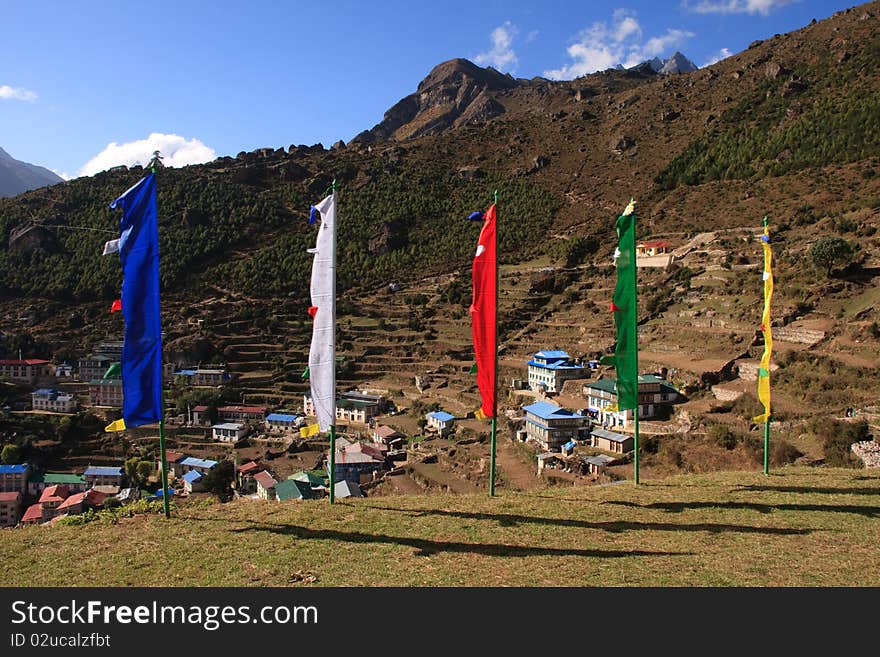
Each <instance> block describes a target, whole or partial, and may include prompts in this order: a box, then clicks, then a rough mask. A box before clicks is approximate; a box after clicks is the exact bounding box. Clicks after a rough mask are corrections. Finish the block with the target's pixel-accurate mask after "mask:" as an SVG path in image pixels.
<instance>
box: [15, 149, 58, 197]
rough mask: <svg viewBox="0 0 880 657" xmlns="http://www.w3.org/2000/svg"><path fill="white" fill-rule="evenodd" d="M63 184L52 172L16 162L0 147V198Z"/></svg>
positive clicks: (19, 161)
mask: <svg viewBox="0 0 880 657" xmlns="http://www.w3.org/2000/svg"><path fill="white" fill-rule="evenodd" d="M60 182H64V179H63V178H62V177H61V176H59V175H58V174H56V173H55V172H54V171H50V170H49V169H47V168H45V167H41V166H37V165H35V164H30V163H28V162H23V161H21V160H16V159H15V158H14V157H12V156H11V155H10V154H9V153H7V152H6V151H5V150H3V148H2V147H0V198H2V197H9V196H16V195H18V194H21V193H22V192H27V191H30V190H32V189H37V188H39V187H45V186H46V185H54V184H56V183H60Z"/></svg>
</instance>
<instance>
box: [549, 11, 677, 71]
mask: <svg viewBox="0 0 880 657" xmlns="http://www.w3.org/2000/svg"><path fill="white" fill-rule="evenodd" d="M642 36H643V31H642V26H641V25H640V24H639V22H638V20H636V15H635V13H634V12H632V11H629V10H627V9H618V10H616V11H615V12H614V13H613V14H612V17H611V25H609V24H608V23H606V22H605V21H597V22H595V23H593V24H592V25H591V26H590V27H588V28H586V29H584V30H582V31H581V32H580V34H578V36H577V41H576V42H575V43H573V44H572V45H570V46H569V47H568V48H567V49H566V52H567V53H568V56H569V57H571V58H572V60H574V61H573V62H572V63H571V64H568V65H566V66H562V67H561V68H557V69H553V70H549V71H544V75H545V76H546V77H548V78H550V79H552V80H571V79H572V78H576V77H580V76H581V75H587V74H588V73H595V72H596V71H604V70H605V69H608V68H613V67H614V66H617V65H622V66H625V67H630V66H636V65H637V64H641V63H642V62H644V61H646V60H648V59H651V58H653V57H656V56H658V55H661V54H664V53H666V52H667V51H668V50H671V49H672V48H675V47H678V46H680V45H681V44H682V43H683V42H684V41H686V40H687V39H689V38H691V37H693V36H694V33H693V32H688V31H687V30H678V29H671V28H670V29H667V30H666V33H665V34H663V35H660V36H653V37H651V38H649V39H648V40H647V41H644V42H643V41H642Z"/></svg>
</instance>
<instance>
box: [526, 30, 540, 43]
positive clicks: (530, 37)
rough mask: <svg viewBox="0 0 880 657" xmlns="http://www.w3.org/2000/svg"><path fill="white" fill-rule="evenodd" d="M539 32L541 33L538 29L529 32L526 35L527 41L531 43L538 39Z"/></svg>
mask: <svg viewBox="0 0 880 657" xmlns="http://www.w3.org/2000/svg"><path fill="white" fill-rule="evenodd" d="M538 34H540V32H539V31H538V30H532V31H531V32H529V33H528V34H527V35H526V43H531V42H532V41H534V40H535V39H537V38H538Z"/></svg>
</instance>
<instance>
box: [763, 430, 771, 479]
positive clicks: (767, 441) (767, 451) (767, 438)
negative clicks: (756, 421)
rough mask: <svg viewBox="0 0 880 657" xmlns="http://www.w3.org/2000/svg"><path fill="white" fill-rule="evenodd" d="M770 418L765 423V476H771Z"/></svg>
mask: <svg viewBox="0 0 880 657" xmlns="http://www.w3.org/2000/svg"><path fill="white" fill-rule="evenodd" d="M769 456H770V418H769V417H768V418H767V421H766V422H764V474H770V458H769Z"/></svg>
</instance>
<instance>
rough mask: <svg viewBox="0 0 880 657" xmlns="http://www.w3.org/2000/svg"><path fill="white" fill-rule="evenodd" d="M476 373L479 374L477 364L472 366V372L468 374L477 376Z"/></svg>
mask: <svg viewBox="0 0 880 657" xmlns="http://www.w3.org/2000/svg"><path fill="white" fill-rule="evenodd" d="M476 373H477V364H476V363H474V364H473V365H471V370H470V372H468V374H476Z"/></svg>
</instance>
